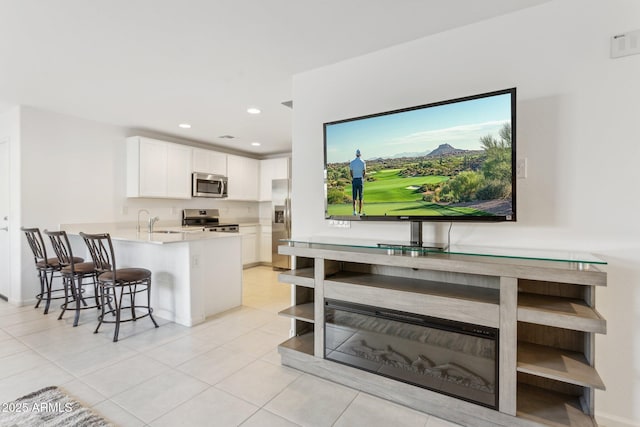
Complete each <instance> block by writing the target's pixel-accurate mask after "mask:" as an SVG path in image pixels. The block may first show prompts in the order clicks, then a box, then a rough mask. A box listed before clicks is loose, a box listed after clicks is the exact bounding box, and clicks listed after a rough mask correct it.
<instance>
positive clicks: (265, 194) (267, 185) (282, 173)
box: [259, 157, 289, 201]
mask: <svg viewBox="0 0 640 427" xmlns="http://www.w3.org/2000/svg"><path fill="white" fill-rule="evenodd" d="M287 178H289V158H288V157H279V158H276V159H265V160H260V192H259V193H260V194H259V197H260V199H259V200H260V201H268V200H271V181H273V180H274V179H287Z"/></svg>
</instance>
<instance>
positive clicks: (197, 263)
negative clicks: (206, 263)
mask: <svg viewBox="0 0 640 427" xmlns="http://www.w3.org/2000/svg"><path fill="white" fill-rule="evenodd" d="M199 266H200V256H199V255H193V256H192V257H191V267H199Z"/></svg>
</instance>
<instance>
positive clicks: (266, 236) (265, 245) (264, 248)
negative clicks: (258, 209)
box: [258, 224, 272, 263]
mask: <svg viewBox="0 0 640 427" xmlns="http://www.w3.org/2000/svg"><path fill="white" fill-rule="evenodd" d="M259 246H260V249H259V251H258V252H259V261H260V262H268V263H270V262H271V249H272V248H271V224H269V225H261V226H260V245H259Z"/></svg>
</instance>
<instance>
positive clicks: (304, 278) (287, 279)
mask: <svg viewBox="0 0 640 427" xmlns="http://www.w3.org/2000/svg"><path fill="white" fill-rule="evenodd" d="M313 274H314V273H313V267H308V268H299V269H295V270H288V271H283V272H282V273H280V274H279V275H278V280H280V281H281V282H283V283H291V284H292V285H296V286H305V287H307V288H313V287H314V286H315V282H314V280H313Z"/></svg>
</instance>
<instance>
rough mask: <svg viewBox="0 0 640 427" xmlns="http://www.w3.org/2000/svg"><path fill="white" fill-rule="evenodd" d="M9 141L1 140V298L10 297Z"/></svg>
mask: <svg viewBox="0 0 640 427" xmlns="http://www.w3.org/2000/svg"><path fill="white" fill-rule="evenodd" d="M8 219H9V141H8V140H7V139H4V140H0V296H2V297H4V298H7V297H9V290H10V286H9V283H10V282H9V278H10V274H9V268H10V266H11V261H10V257H11V252H10V251H9V232H8V224H9V222H8Z"/></svg>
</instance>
